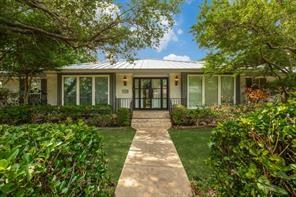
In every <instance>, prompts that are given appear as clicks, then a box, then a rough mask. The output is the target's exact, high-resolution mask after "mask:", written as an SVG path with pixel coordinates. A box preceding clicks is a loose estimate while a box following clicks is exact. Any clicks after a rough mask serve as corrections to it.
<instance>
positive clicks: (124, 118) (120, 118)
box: [116, 108, 131, 126]
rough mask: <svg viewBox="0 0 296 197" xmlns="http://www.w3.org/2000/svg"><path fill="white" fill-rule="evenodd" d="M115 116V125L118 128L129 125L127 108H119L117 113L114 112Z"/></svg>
mask: <svg viewBox="0 0 296 197" xmlns="http://www.w3.org/2000/svg"><path fill="white" fill-rule="evenodd" d="M116 116H117V124H118V125H120V126H128V125H130V122H131V120H130V117H131V114H130V110H129V109H127V108H120V109H118V111H117V112H116Z"/></svg>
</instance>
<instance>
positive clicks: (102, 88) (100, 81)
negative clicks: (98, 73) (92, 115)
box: [95, 77, 109, 104]
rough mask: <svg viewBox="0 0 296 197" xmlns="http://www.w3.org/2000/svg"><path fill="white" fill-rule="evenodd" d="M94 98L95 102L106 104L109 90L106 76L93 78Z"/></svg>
mask: <svg viewBox="0 0 296 197" xmlns="http://www.w3.org/2000/svg"><path fill="white" fill-rule="evenodd" d="M95 87H96V88H95V89H96V94H95V100H96V103H97V104H98V103H100V104H108V99H109V96H108V95H109V91H108V89H109V88H108V87H109V85H108V77H96V78H95Z"/></svg>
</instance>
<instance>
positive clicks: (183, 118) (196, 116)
mask: <svg viewBox="0 0 296 197" xmlns="http://www.w3.org/2000/svg"><path fill="white" fill-rule="evenodd" d="M215 118H216V115H215V113H214V112H213V111H212V110H211V109H210V108H197V109H187V108H186V107H185V106H183V105H174V106H173V109H172V112H171V119H172V122H173V124H174V125H177V126H193V125H199V124H200V123H201V122H205V124H207V125H210V124H211V123H212V121H213V119H215ZM203 126H206V125H203Z"/></svg>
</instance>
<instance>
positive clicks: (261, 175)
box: [208, 100, 296, 196]
mask: <svg viewBox="0 0 296 197" xmlns="http://www.w3.org/2000/svg"><path fill="white" fill-rule="evenodd" d="M210 148H211V152H210V157H209V160H208V163H209V164H210V166H211V167H212V175H211V187H212V188H213V189H215V190H216V191H217V192H218V194H219V195H223V196H226V195H228V196H279V195H285V196H295V195H296V191H295V188H296V179H295V177H296V159H295V158H296V155H295V153H296V101H295V100H293V101H290V102H288V103H286V104H268V105H267V106H266V107H265V108H263V109H261V110H257V111H256V112H253V113H250V114H249V115H247V116H245V117H241V118H238V119H231V120H229V121H226V122H224V123H223V124H219V125H218V127H217V128H216V129H215V130H214V132H213V134H212V136H211V142H210Z"/></svg>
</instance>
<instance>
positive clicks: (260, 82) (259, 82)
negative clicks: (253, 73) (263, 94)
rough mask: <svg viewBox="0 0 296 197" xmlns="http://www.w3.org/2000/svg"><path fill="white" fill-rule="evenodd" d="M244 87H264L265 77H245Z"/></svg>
mask: <svg viewBox="0 0 296 197" xmlns="http://www.w3.org/2000/svg"><path fill="white" fill-rule="evenodd" d="M246 88H254V89H258V88H259V89H264V88H266V78H256V79H253V78H246Z"/></svg>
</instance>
